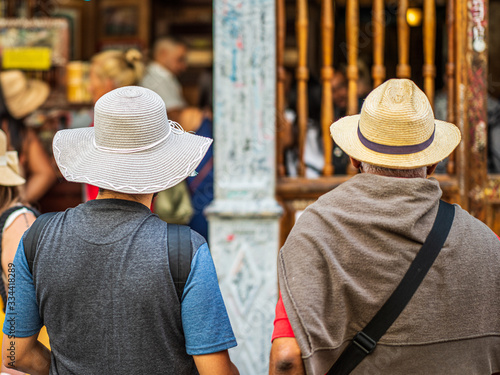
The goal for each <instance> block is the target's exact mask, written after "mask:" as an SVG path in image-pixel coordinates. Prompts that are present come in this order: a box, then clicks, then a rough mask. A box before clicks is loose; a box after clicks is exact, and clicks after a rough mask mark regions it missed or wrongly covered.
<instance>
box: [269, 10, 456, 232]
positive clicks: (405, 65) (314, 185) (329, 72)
mask: <svg viewBox="0 0 500 375" xmlns="http://www.w3.org/2000/svg"><path fill="white" fill-rule="evenodd" d="M455 1H458V0H448V4H447V9H446V12H447V16H446V22H447V37H448V53H447V55H448V57H447V58H448V60H447V63H446V77H447V86H446V87H447V97H448V107H447V112H448V120H449V121H450V122H453V121H454V120H455V119H456V117H457V114H456V111H457V108H456V91H457V88H456V83H455V82H456V81H455V74H456V61H455V55H456V47H455V44H456V40H455V35H456V33H455V27H456V26H455ZM309 4H310V3H309V2H308V1H307V0H296V2H295V7H296V9H295V11H296V24H295V33H296V46H297V66H296V68H295V78H296V88H297V95H296V97H297V102H296V105H295V108H296V126H297V129H298V132H297V137H298V139H297V144H298V165H297V177H294V178H290V177H287V176H286V173H285V170H286V168H285V164H284V163H285V162H284V159H285V158H284V156H283V152H284V147H283V145H282V144H280V138H281V137H280V133H279V132H278V140H277V152H278V157H277V163H278V168H277V170H278V188H277V195H278V198H279V199H280V200H281V201H282V202H283V204H284V206H285V212H286V214H285V217H284V219H283V222H284V225H283V226H282V236H283V238H285V237H286V235H287V234H288V231H289V229H290V228H291V225H293V222H294V215H295V212H296V211H298V210H300V209H301V208H304V207H305V206H307V205H308V204H309V203H310V202H311V201H313V200H315V199H316V198H317V197H318V196H319V195H321V194H323V193H325V192H326V191H328V190H330V189H332V188H334V187H335V186H337V185H338V184H340V183H342V182H343V181H345V180H347V179H348V178H349V177H348V176H347V175H339V174H338V173H337V172H336V171H335V170H334V167H333V164H332V149H333V148H334V144H333V142H332V139H331V137H330V129H329V128H330V125H331V123H332V122H333V121H334V107H333V100H332V86H331V81H332V77H333V75H334V70H333V66H334V57H335V56H333V51H334V45H333V42H334V30H335V24H334V19H335V18H334V14H335V12H336V11H337V10H336V8H335V6H336V1H335V0H321V11H320V14H321V19H320V20H310V19H309V9H308V8H309V6H310V5H309ZM343 4H344V5H345V20H346V34H345V35H346V59H347V67H346V72H345V73H346V78H347V109H346V114H347V115H350V114H357V113H359V111H360V109H361V108H358V74H359V72H358V58H359V56H358V55H359V45H358V42H359V28H360V26H359V23H360V19H359V14H360V8H359V3H358V0H348V1H344V2H343ZM289 6H290V5H289ZM408 6H409V1H408V0H399V1H398V2H397V14H396V18H397V21H396V22H397V45H398V53H397V56H398V57H397V60H398V61H397V66H396V77H398V78H410V79H411V78H412V69H411V64H410V63H411V62H410V28H409V25H408V22H407V10H408ZM285 11H286V9H285V1H284V0H277V23H278V25H277V27H278V32H277V35H278V41H277V63H278V90H277V112H278V128H279V130H280V131H283V129H287V127H286V126H284V125H283V124H284V121H285V120H284V116H283V113H284V110H285V102H286V100H285V95H286V92H285V89H284V84H285V83H284V82H285V74H284V71H285V70H284V54H285V42H284V41H285V36H286V30H285V23H286V20H285ZM386 12H387V10H386V8H385V4H384V0H373V2H372V22H371V23H372V29H371V35H370V36H371V37H372V46H373V65H372V67H371V77H372V80H373V87H377V86H378V85H380V84H381V83H382V82H383V81H384V80H385V79H387V78H388V77H387V74H386V66H385V61H384V54H385V43H384V42H385V37H386V30H385V28H386V25H385V20H386V15H387V14H386ZM319 21H320V25H321V32H320V34H319V35H321V46H322V49H321V58H320V59H319V63H320V64H321V66H320V67H319V68H320V69H319V71H320V78H321V85H322V101H321V121H320V123H321V127H320V128H321V132H322V136H321V140H322V142H323V144H322V147H323V151H324V168H323V171H322V173H321V177H320V178H318V179H314V180H311V179H306V178H305V170H306V165H305V161H304V150H305V144H306V136H307V126H308V119H309V114H308V79H309V73H310V70H311V67H309V66H308V64H307V63H308V40H309V35H308V34H309V32H310V30H309V28H310V25H317V24H318V22H319ZM422 26H423V27H422V30H423V46H422V47H423V66H422V75H423V89H424V92H425V93H426V94H427V96H428V98H429V100H430V102H431V104H432V105H433V104H434V95H435V92H434V91H435V79H436V67H435V59H436V56H435V51H436V3H435V1H434V0H423V25H422ZM413 78H414V77H413ZM356 172H357V171H355V170H352V169H347V174H348V175H349V174H354V173H356ZM446 172H447V173H446V174H445V175H440V176H439V177H438V180H439V181H440V182H441V186H442V188H443V191H444V194H445V198H447V199H448V200H449V201H454V202H460V196H459V189H458V182H457V176H456V170H455V156H454V155H451V156H450V158H449V161H448V164H447V171H446Z"/></svg>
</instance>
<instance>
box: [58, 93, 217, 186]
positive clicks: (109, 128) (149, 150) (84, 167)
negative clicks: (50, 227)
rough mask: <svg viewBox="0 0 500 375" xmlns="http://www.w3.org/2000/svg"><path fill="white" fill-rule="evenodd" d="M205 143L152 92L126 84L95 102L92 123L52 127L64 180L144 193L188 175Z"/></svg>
mask: <svg viewBox="0 0 500 375" xmlns="http://www.w3.org/2000/svg"><path fill="white" fill-rule="evenodd" d="M211 143H212V140H211V139H210V138H205V137H200V136H197V135H194V134H190V133H186V132H184V130H182V128H181V127H180V125H178V124H177V123H174V122H172V121H169V120H168V118H167V112H166V110H165V103H164V102H163V100H162V99H161V97H160V96H159V95H158V94H156V93H155V92H153V91H151V90H149V89H146V88H143V87H137V86H126V87H121V88H118V89H115V90H113V91H110V92H108V93H107V94H105V95H103V96H102V97H101V98H100V99H99V100H98V101H97V103H96V104H95V108H94V127H92V128H80V129H66V130H60V131H58V132H57V133H56V135H55V136H54V140H53V151H54V157H55V160H56V163H57V165H58V167H59V169H60V170H61V172H62V175H63V176H64V178H66V180H68V181H73V182H83V183H88V184H92V185H95V186H97V187H100V188H104V189H108V190H112V191H117V192H121V193H127V194H149V193H156V192H159V191H162V190H165V189H167V188H169V187H172V186H174V185H176V184H178V183H179V182H181V181H182V180H184V179H185V178H186V177H188V176H190V175H191V174H192V173H193V172H194V170H195V169H196V167H197V166H198V164H199V163H200V162H201V160H202V158H203V156H204V155H205V153H206V152H207V150H208V148H209V147H210V144H211Z"/></svg>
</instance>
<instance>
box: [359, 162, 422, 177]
mask: <svg viewBox="0 0 500 375" xmlns="http://www.w3.org/2000/svg"><path fill="white" fill-rule="evenodd" d="M361 169H362V170H363V172H365V173H371V174H378V175H382V176H388V177H402V178H427V167H420V168H415V169H392V168H384V167H379V166H378V165H373V164H368V163H365V162H361Z"/></svg>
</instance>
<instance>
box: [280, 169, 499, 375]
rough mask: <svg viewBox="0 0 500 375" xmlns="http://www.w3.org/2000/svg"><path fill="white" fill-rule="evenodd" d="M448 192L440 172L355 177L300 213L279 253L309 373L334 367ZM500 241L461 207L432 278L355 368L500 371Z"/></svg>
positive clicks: (391, 371)
mask: <svg viewBox="0 0 500 375" xmlns="http://www.w3.org/2000/svg"><path fill="white" fill-rule="evenodd" d="M441 195H442V192H441V189H440V187H439V184H438V182H437V181H436V180H433V179H427V180H426V179H420V178H414V179H402V178H392V177H383V176H376V175H370V174H360V175H357V176H354V177H353V178H351V179H350V180H349V181H347V182H346V183H344V184H342V185H341V186H339V187H338V188H336V189H335V190H333V191H331V192H329V193H327V194H325V195H323V196H322V197H321V198H320V199H318V201H317V202H316V203H314V204H313V205H311V206H310V207H309V208H308V209H307V210H306V211H305V212H304V213H303V214H302V216H301V217H300V219H299V220H298V222H297V224H296V225H295V227H294V228H293V230H292V232H291V234H290V236H289V237H288V239H287V241H286V243H285V245H284V246H283V248H282V249H281V251H280V256H279V280H280V287H281V293H282V296H283V302H284V304H285V309H286V311H287V313H288V317H289V320H290V323H291V325H292V328H293V330H294V333H295V336H296V338H297V341H298V343H299V346H300V349H301V351H302V356H303V360H304V364H305V367H306V370H307V373H308V374H321V375H323V374H325V373H326V372H327V371H328V369H329V368H330V366H331V365H332V364H333V363H334V361H335V360H336V359H337V358H338V356H339V355H340V354H341V352H342V350H343V349H344V348H345V347H346V345H347V344H348V343H349V341H350V340H351V339H352V337H353V336H354V335H355V333H356V332H358V331H360V330H361V329H362V328H364V326H365V325H366V324H367V323H368V322H369V321H370V320H371V318H372V317H373V316H374V315H375V314H376V312H377V311H378V310H379V309H380V307H381V306H382V305H383V303H384V302H385V301H386V299H387V298H388V297H389V296H390V294H391V293H392V292H393V290H394V289H395V288H396V286H397V285H398V284H399V282H400V280H401V279H402V277H403V275H404V274H405V272H406V271H407V269H408V267H409V265H410V263H411V262H412V260H413V258H414V257H415V255H416V253H417V252H418V251H419V250H420V248H421V246H422V244H423V242H424V241H425V238H426V237H427V234H428V233H429V231H430V228H431V227H432V224H433V222H434V219H435V217H436V214H437V208H438V201H439V199H440V197H441ZM499 270H500V241H499V240H498V238H497V237H496V236H495V234H494V233H493V232H492V231H491V230H490V229H489V228H488V227H487V226H486V225H484V224H483V223H482V222H480V221H479V220H477V219H475V218H473V217H472V216H470V215H469V214H468V213H467V212H466V211H464V210H462V209H461V208H460V207H458V206H456V213H455V220H454V223H453V226H452V228H451V231H450V234H449V236H448V239H447V240H446V243H445V245H444V247H443V249H442V250H441V253H440V254H439V256H438V258H437V259H436V261H435V263H434V265H433V266H432V268H431V269H430V270H429V273H428V274H427V276H426V278H425V279H424V281H423V282H422V284H421V285H420V287H419V289H418V290H417V292H416V293H415V295H414V296H413V298H412V300H411V301H410V302H409V304H408V306H407V307H406V308H405V310H404V311H403V312H402V313H401V315H400V316H399V318H398V319H397V320H396V321H395V322H394V324H393V325H392V326H391V328H389V330H388V331H387V333H386V334H385V335H384V336H383V337H382V338H381V340H380V341H379V344H378V346H377V348H376V349H375V351H374V352H373V353H372V354H371V355H370V356H369V357H367V358H366V359H365V360H364V361H363V362H362V363H361V364H360V365H359V366H358V367H357V368H356V369H355V370H354V371H353V374H464V375H465V374H467V375H470V374H491V373H494V372H497V371H500V319H499V311H500V272H499Z"/></svg>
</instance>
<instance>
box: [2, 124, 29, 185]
mask: <svg viewBox="0 0 500 375" xmlns="http://www.w3.org/2000/svg"><path fill="white" fill-rule="evenodd" d="M25 182H26V180H25V179H24V178H22V177H21V176H20V174H19V160H18V159H17V151H7V136H6V135H5V133H4V132H3V131H2V130H0V185H2V186H19V185H22V184H24V183H25Z"/></svg>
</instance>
